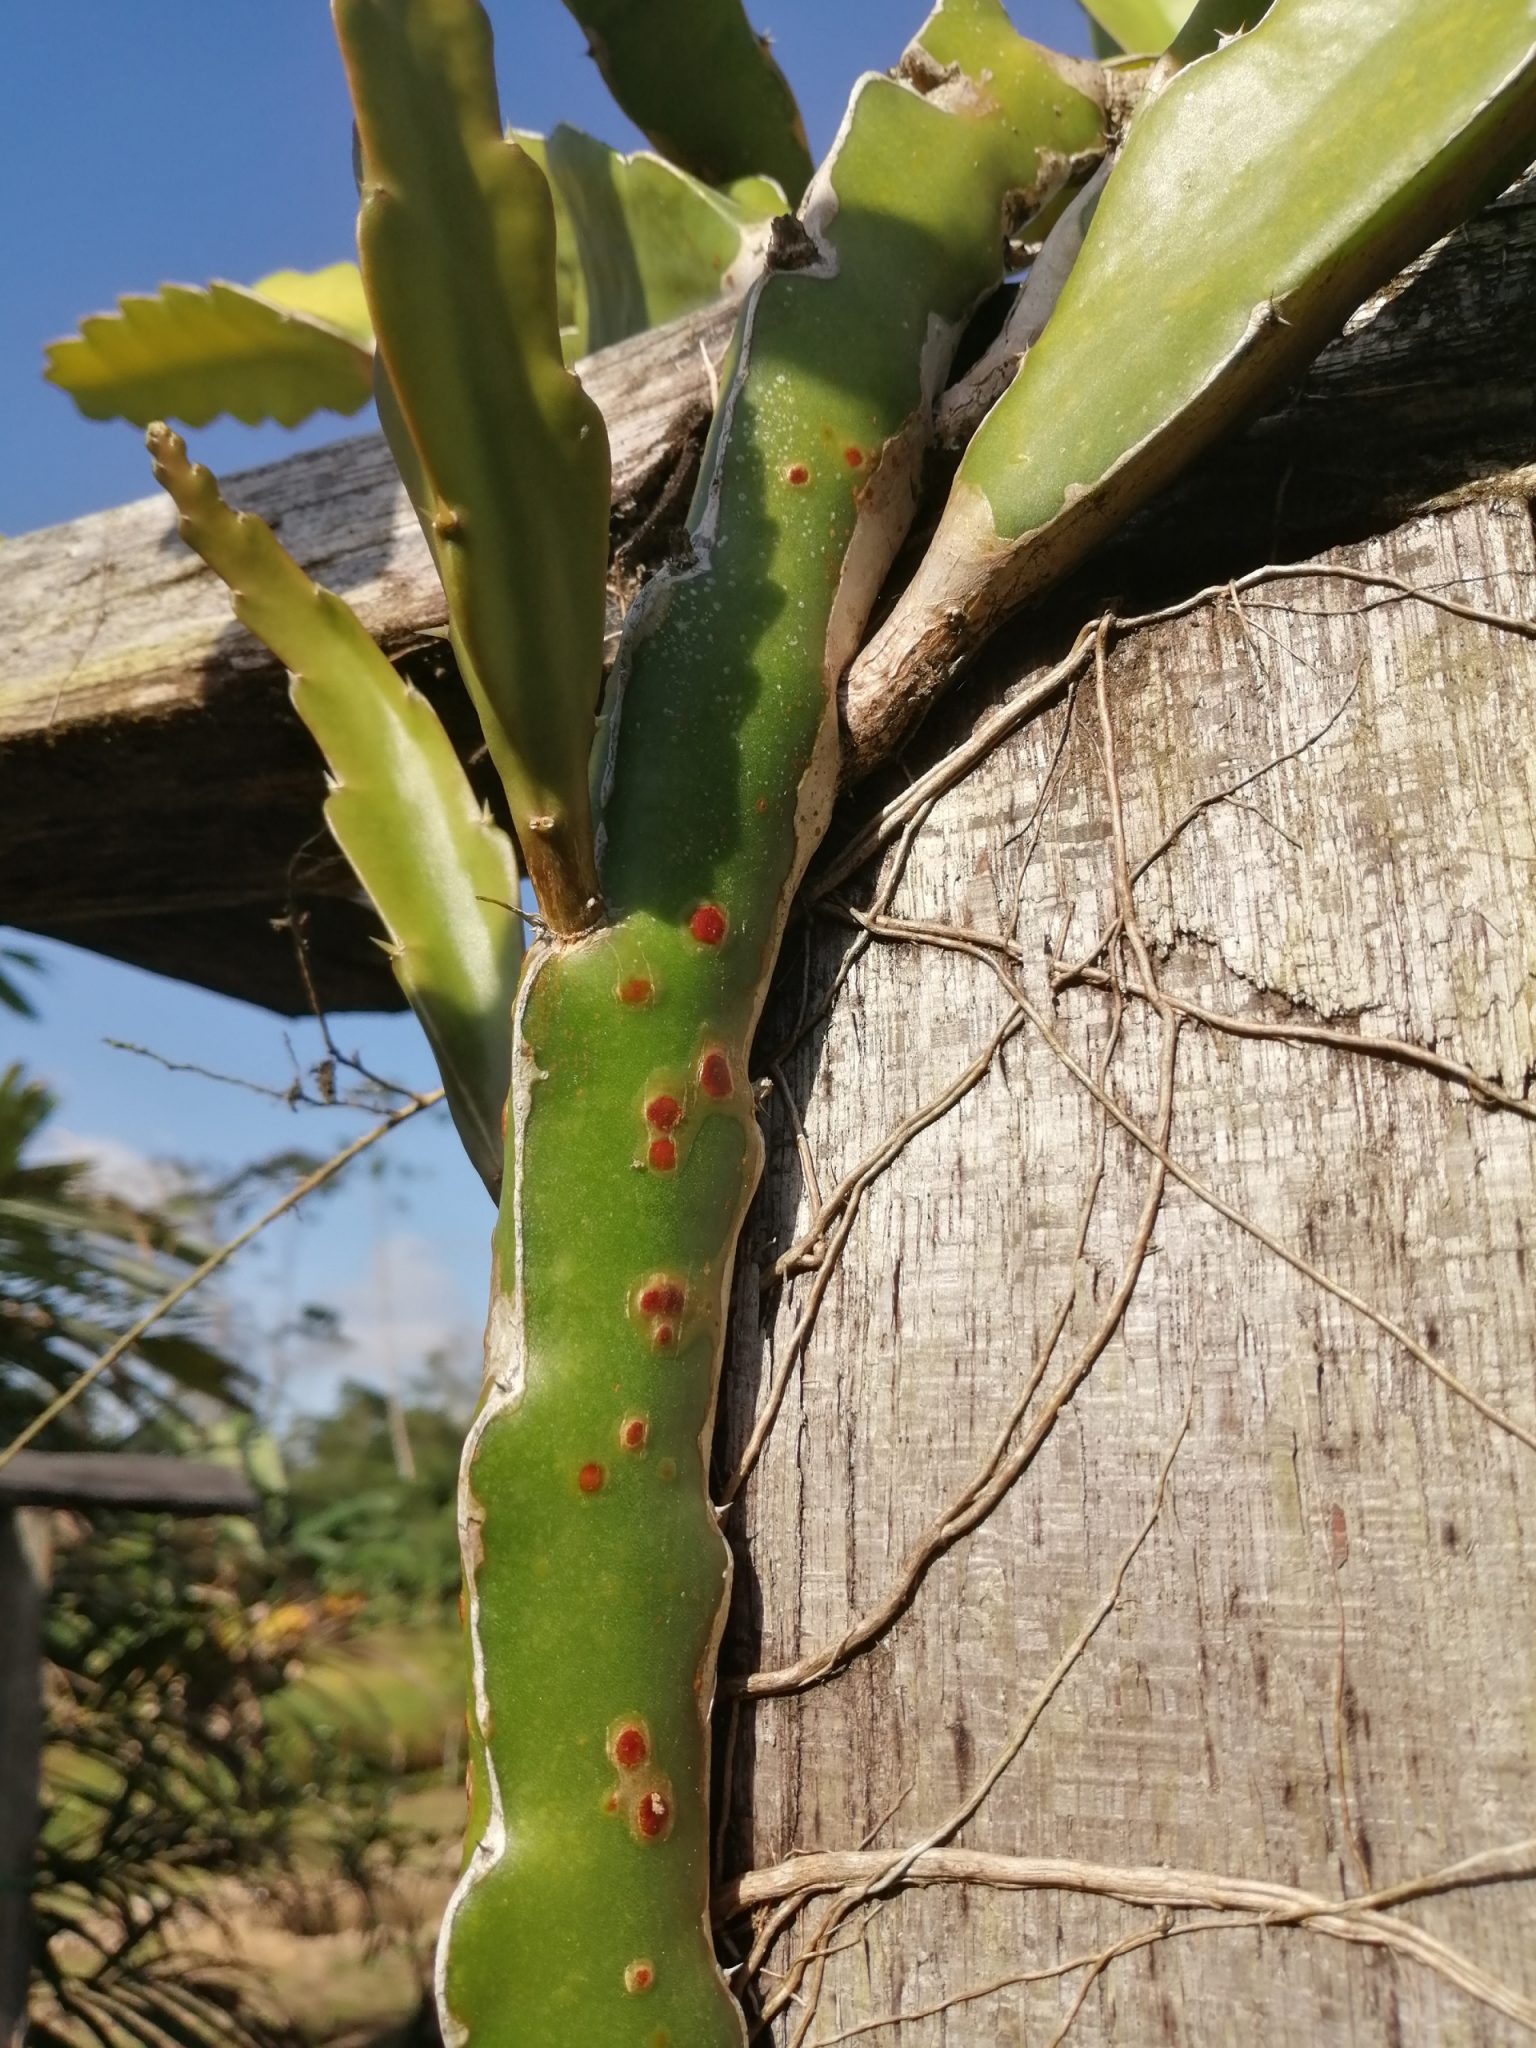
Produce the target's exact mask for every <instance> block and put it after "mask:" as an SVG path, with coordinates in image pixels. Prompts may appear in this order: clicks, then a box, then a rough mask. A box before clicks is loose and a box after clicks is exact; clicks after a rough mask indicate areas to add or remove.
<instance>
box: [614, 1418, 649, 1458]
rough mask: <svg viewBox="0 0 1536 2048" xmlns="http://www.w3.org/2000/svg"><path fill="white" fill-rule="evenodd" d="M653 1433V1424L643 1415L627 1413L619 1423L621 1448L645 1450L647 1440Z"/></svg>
mask: <svg viewBox="0 0 1536 2048" xmlns="http://www.w3.org/2000/svg"><path fill="white" fill-rule="evenodd" d="M650 1433H651V1425H650V1424H649V1423H648V1422H647V1421H646V1419H645V1417H644V1416H643V1415H626V1416H625V1418H624V1420H623V1421H622V1422H621V1423H620V1424H619V1448H620V1449H621V1450H625V1451H643V1450H644V1449H645V1440H646V1438H647V1437H648V1436H649V1435H650Z"/></svg>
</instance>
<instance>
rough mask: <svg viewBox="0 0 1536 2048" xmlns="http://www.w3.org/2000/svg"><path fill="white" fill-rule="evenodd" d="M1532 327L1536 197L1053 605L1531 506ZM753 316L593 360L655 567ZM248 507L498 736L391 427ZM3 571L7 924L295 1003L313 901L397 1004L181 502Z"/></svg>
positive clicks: (296, 743) (267, 688)
mask: <svg viewBox="0 0 1536 2048" xmlns="http://www.w3.org/2000/svg"><path fill="white" fill-rule="evenodd" d="M1533 314H1536V190H1533V189H1532V186H1531V185H1530V184H1529V183H1526V184H1523V185H1522V186H1520V187H1517V188H1516V189H1515V190H1514V191H1513V192H1512V193H1510V194H1509V195H1506V197H1505V198H1504V199H1503V200H1502V201H1501V202H1499V204H1498V205H1496V206H1494V207H1492V208H1490V209H1488V210H1487V211H1486V212H1485V213H1483V214H1481V215H1480V216H1479V217H1478V218H1477V219H1476V220H1475V221H1473V222H1472V223H1471V224H1470V225H1469V226H1468V227H1467V228H1466V229H1464V230H1462V231H1460V232H1459V233H1458V234H1456V235H1454V236H1452V237H1451V238H1450V240H1449V241H1448V242H1447V243H1446V244H1444V245H1443V246H1442V247H1441V248H1440V249H1439V250H1437V251H1436V252H1434V253H1432V255H1431V256H1430V257H1428V258H1427V259H1425V260H1424V261H1423V262H1422V263H1420V264H1418V265H1416V266H1414V267H1413V269H1412V270H1410V271H1409V272H1407V273H1405V275H1404V277H1403V278H1402V279H1400V280H1398V281H1397V283H1396V284H1394V286H1393V287H1392V288H1391V289H1390V290H1389V291H1388V292H1386V293H1384V294H1383V295H1382V296H1381V299H1380V300H1379V301H1375V302H1373V303H1372V305H1371V306H1370V307H1369V308H1367V309H1366V310H1365V311H1364V312H1363V313H1362V314H1361V315H1358V316H1357V317H1356V319H1355V320H1354V321H1353V322H1352V323H1351V331H1350V332H1349V333H1348V334H1347V335H1346V336H1344V337H1343V338H1342V339H1341V340H1340V341H1338V342H1337V343H1335V344H1334V345H1333V347H1332V348H1330V349H1329V350H1327V351H1326V352H1325V353H1324V355H1323V356H1322V358H1321V359H1320V360H1319V362H1318V363H1317V365H1316V366H1315V368H1314V369H1313V371H1312V373H1311V374H1310V376H1309V377H1308V378H1307V379H1306V380H1305V382H1304V383H1302V384H1301V385H1300V386H1298V387H1297V388H1296V389H1295V390H1294V391H1292V392H1291V393H1289V394H1288V395H1287V396H1286V398H1285V399H1284V401H1283V402H1282V403H1281V404H1279V405H1278V406H1277V407H1276V408H1275V409H1274V410H1272V411H1271V412H1270V413H1268V414H1266V415H1265V417H1264V418H1263V419H1261V420H1260V421H1258V422H1257V423H1256V424H1255V425H1254V426H1253V427H1252V428H1251V429H1250V431H1249V432H1248V433H1247V434H1246V435H1242V436H1239V437H1237V438H1235V439H1234V440H1232V441H1231V442H1230V443H1229V444H1228V445H1227V446H1226V447H1224V448H1223V449H1222V450H1220V451H1219V452H1218V453H1217V454H1216V455H1214V456H1212V457H1211V458H1209V459H1208V460H1207V461H1206V462H1204V463H1203V464H1202V465H1200V466H1199V468H1198V469H1197V470H1196V471H1195V472H1194V473H1193V474H1192V475H1191V476H1190V477H1189V478H1188V479H1186V480H1185V482H1184V483H1183V484H1181V485H1180V486H1179V487H1178V488H1177V489H1176V490H1175V491H1172V492H1170V493H1168V494H1166V495H1165V496H1164V498H1162V499H1161V500H1159V501H1158V503H1157V504H1156V505H1155V506H1154V507H1152V508H1151V509H1150V510H1149V511H1148V512H1147V513H1145V514H1143V515H1142V516H1141V517H1140V518H1139V519H1138V520H1137V521H1136V522H1134V523H1133V525H1132V527H1131V528H1130V530H1129V531H1128V533H1127V534H1126V536H1125V537H1124V538H1123V540H1122V541H1121V542H1120V543H1119V544H1118V545H1117V546H1116V547H1115V548H1113V549H1111V550H1109V551H1108V552H1107V553H1106V555H1105V556H1104V557H1103V558H1102V559H1101V560H1100V562H1099V563H1097V564H1096V565H1095V566H1094V567H1093V569H1092V570H1091V571H1090V572H1089V575H1088V576H1087V577H1085V578H1082V579H1079V581H1078V583H1077V584H1076V585H1075V586H1074V589H1073V590H1072V591H1071V592H1069V593H1067V594H1065V595H1064V597H1063V598H1062V599H1061V600H1060V602H1059V603H1058V604H1057V605H1056V606H1055V607H1054V609H1053V616H1054V617H1055V618H1056V620H1057V621H1058V623H1059V622H1060V621H1062V620H1069V621H1071V622H1072V623H1076V621H1077V620H1079V619H1081V618H1082V617H1084V616H1087V615H1088V614H1089V613H1090V612H1091V611H1092V610H1093V609H1096V608H1097V604H1098V602H1099V601H1101V600H1102V597H1103V596H1104V594H1105V593H1106V592H1117V593H1120V594H1122V595H1124V594H1126V593H1129V592H1136V593H1143V592H1150V593H1154V594H1160V595H1163V596H1168V595H1178V594H1182V593H1183V592H1186V591H1188V590H1190V589H1192V588H1194V587H1196V585H1197V584H1198V583H1199V582H1201V581H1203V580H1205V579H1206V577H1207V576H1208V575H1210V574H1213V573H1214V574H1220V575H1226V574H1228V573H1232V572H1238V571H1241V570H1243V569H1245V568H1248V567H1250V566H1252V565H1253V564H1254V563H1256V562H1259V561H1263V560H1265V559H1266V558H1273V557H1276V556H1287V557H1289V556H1295V555H1301V554H1307V553H1310V552H1313V551H1315V550H1316V549H1318V548H1321V547H1324V546H1328V545H1332V544H1336V543H1337V542H1339V541H1341V540H1346V539H1357V538H1359V537H1361V536H1363V535H1365V534H1368V533H1370V532H1375V531H1380V530H1382V529H1383V528H1385V527H1387V526H1389V525H1391V524H1393V523H1395V522H1396V521H1398V520H1400V519H1402V518H1404V517H1406V516H1407V515H1408V514H1409V513H1410V512H1411V511H1413V510H1414V509H1416V508H1418V507H1421V506H1423V505H1424V504H1426V503H1428V502H1431V501H1435V500H1438V499H1440V498H1442V497H1444V496H1445V495H1446V494H1453V495H1454V494H1457V493H1471V494H1473V495H1476V494H1477V493H1478V492H1485V493H1486V492H1489V491H1492V492H1494V493H1495V494H1496V493H1497V492H1498V491H1500V490H1501V489H1502V490H1504V491H1505V492H1506V493H1507V492H1509V491H1510V489H1511V488H1513V485H1512V484H1511V481H1510V480H1511V479H1512V478H1513V479H1515V480H1516V482H1517V483H1519V482H1522V481H1523V479H1524V475H1525V472H1526V470H1527V469H1528V468H1529V466H1530V465H1531V464H1532V462H1533V461H1536V386H1533V383H1532V380H1531V378H1530V374H1529V366H1528V362H1527V355H1528V347H1527V336H1528V334H1529V332H1530V325H1531V320H1532V316H1533ZM730 318H731V315H730V311H729V309H728V308H714V309H711V310H710V311H709V312H707V313H705V314H703V315H698V316H693V317H692V318H691V319H689V320H687V321H684V322H680V323H678V324H677V325H676V326H674V327H671V328H666V329H662V330H659V331H657V332H656V333H654V334H651V335H646V336H641V337H638V338H637V339H636V340H635V341H632V342H626V343H624V344H622V345H621V346H620V347H619V348H617V349H613V350H609V351H606V352H605V353H604V355H603V356H601V357H599V358H594V359H593V362H592V364H591V365H590V366H589V369H588V373H587V374H588V377H589V382H590V384H591V388H592V389H593V391H594V392H595V394H596V395H597V397H598V399H599V402H600V403H601V404H602V406H603V409H604V412H605V414H606V416H607V418H608V420H609V425H610V432H611V433H612V435H613V439H614V446H615V457H616V461H615V473H616V479H617V486H616V502H615V532H616V535H617V536H618V538H619V539H620V541H621V542H627V543H628V544H629V546H630V548H631V550H633V549H634V546H635V543H636V541H637V539H638V540H639V541H640V544H641V550H642V552H649V553H651V554H653V555H654V554H655V553H656V552H658V551H661V550H664V548H665V546H666V544H667V542H668V540H669V538H670V537H671V535H672V533H673V532H674V531H675V525H674V524H673V523H672V522H674V521H675V520H676V519H677V518H679V517H680V515H681V510H682V508H683V506H684V505H685V503H686V495H687V481H688V475H689V464H690V462H691V460H692V459H693V457H694V456H695V455H696V453H697V446H698V441H699V438H700V436H701V433H702V429H703V425H704V419H705V411H706V408H707V404H708V377H707V374H706V370H705V365H704V361H703V358H702V356H701V354H700V343H701V341H702V342H703V344H704V345H705V348H706V350H707V352H708V353H709V355H710V357H711V360H717V359H718V357H719V354H720V351H721V349H722V347H723V345H724V341H725V337H726V333H727V329H728V327H729V324H730ZM193 452H194V454H195V452H196V450H195V446H194V450H193ZM231 496H232V498H233V500H234V501H235V502H236V503H241V504H247V505H250V506H251V507H252V508H253V509H255V510H258V511H260V512H262V513H264V514H265V515H266V516H267V517H268V518H270V519H272V520H273V521H274V523H275V524H276V525H277V527H278V529H279V531H280V533H281V535H282V538H283V540H284V541H285V543H286V544H287V545H288V546H289V547H290V548H291V549H292V550H293V551H294V552H295V553H296V554H297V555H298V557H299V559H300V560H301V561H302V562H303V563H304V564H305V566H306V567H307V568H309V569H310V570H311V571H312V572H313V573H314V574H315V575H316V576H318V577H319V578H321V579H322V580H324V581H328V582H330V583H331V584H332V585H333V586H334V587H336V588H337V589H339V590H341V591H342V592H343V593H344V594H345V595H346V596H347V597H348V598H349V599H350V600H351V601H352V602H353V603H355V604H356V605H357V606H358V608H359V609H360V610H361V612H362V614H363V617H364V618H365V620H366V621H367V623H368V625H369V626H370V628H371V629H372V630H373V631H375V632H376V633H377V634H378V635H379V637H380V638H381V640H382V641H383V643H384V644H385V645H386V646H387V647H388V648H389V649H390V651H391V652H392V653H395V654H397V655H398V656H400V657H401V659H402V660H403V661H404V662H405V663H406V664H407V666H408V667H409V669H410V672H411V673H412V675H413V679H415V680H418V681H419V682H420V683H421V684H422V686H423V688H425V689H426V690H427V692H428V694H429V695H431V696H432V697H433V698H434V700H435V701H436V702H437V703H438V705H439V707H440V708H441V709H442V710H443V711H444V714H445V717H446V720H447V722H448V724H449V727H450V730H451V731H452V732H453V734H454V737H455V739H456V741H457V742H458V743H459V745H460V747H461V749H462V750H463V751H465V752H466V753H469V752H472V751H473V748H474V738H475V736H474V734H473V731H472V725H471V720H470V717H469V715H468V713H467V710H466V708H465V706H464V705H463V703H462V697H461V693H460V692H459V691H458V689H457V686H456V683H455V682H454V679H453V678H452V677H451V676H449V675H448V674H447V672H446V666H445V663H444V660H443V657H442V654H441V649H440V643H435V642H433V641H432V639H431V634H432V633H433V631H434V630H435V629H436V628H438V627H440V626H441V624H442V621H443V606H442V601H441V596H440V593H439V591H438V589H437V587H436V583H435V581H434V579H433V577H432V575H431V572H430V570H429V567H428V562H427V556H426V550H425V548H424V546H423V544H422V543H421V540H420V537H419V535H418V533H417V531H416V527H415V524H414V521H413V519H412V518H411V516H410V513H409V511H408V509H407V508H406V505H405V502H404V499H403V496H402V495H401V493H400V491H399V489H398V486H397V485H396V483H395V481H394V479H393V476H392V473H391V471H390V470H389V467H388V464H387V462H386V460H385V458H384V455H383V452H382V447H381V444H380V443H379V442H378V440H377V438H376V437H363V438H361V439H357V440H352V441H346V442H342V443H339V444H337V445H336V446H335V447H332V448H329V449H322V450H320V451H318V452H315V453H311V454H305V455H297V456H294V457H291V458H290V459H289V460H287V461H285V462H281V463H278V464H276V465H273V466H271V467H269V468H267V469H264V470H257V471H253V472H250V473H249V474H248V475H247V476H245V477H238V478H234V479H232V480H231ZM631 559H633V556H631ZM4 569H5V573H4V577H3V579H0V912H3V914H4V916H5V917H6V918H7V919H8V920H9V921H11V922H13V923H16V924H20V925H22V926H25V927H28V928H30V929H33V930H37V931H42V932H49V933H53V934H55V935H56V936H59V937H63V938H69V939H72V940H74V941H75V942H76V943H79V944H82V945H89V946H92V947H95V948H96V949H98V950H100V951H103V952H108V953H113V954H116V955H118V956H119V957H122V958H126V959H130V960H134V961H136V962H137V963H138V964H140V965H142V966H147V967H152V968H157V969H159V970H160V971H163V972H166V973H172V974H176V975H178V976H180V977H182V978H184V979H187V980H191V981H195V982H200V983H202V984H204V985H206V986H209V987H214V988H221V989H224V990H227V991H229V992H232V993H237V994H240V995H243V996H246V997H248V998H249V999H251V1000H254V1001H258V1002H263V1003H266V1004H268V1005H270V1006H271V1007H273V1008H276V1009H280V1010H289V1011H294V1010H302V1009H303V1008H305V1007H306V1003H305V998H304V993H303V990H302V987H301V985H300V982H299V978H298V976H297V974H296V972H295V969H294V964H293V958H292V944H291V941H290V939H289V937H288V936H287V934H286V933H284V932H280V931H276V932H275V931H274V930H273V929H272V920H273V919H274V918H276V917H281V916H282V915H283V914H284V913H285V912H286V911H287V910H288V909H289V908H290V907H296V908H298V909H300V910H302V911H303V912H304V913H305V914H306V916H307V918H308V935H309V942H310V951H311V957H312V959H313V962H314V965H315V969H316V974H317V979H318V981H319V984H320V989H321V994H322V997H323V999H324V1000H325V1001H326V1003H327V1004H328V1005H329V1006H331V1007H334V1008H337V1009H345V1008H369V1007H377V1008H393V1007H396V1006H397V1005H398V1000H399V998H398V992H397V991H396V989H395V987H394V984H393V982H392V980H391V978H390V976H389V974H388V970H387V968H386V967H385V966H384V964H383V963H382V961H381V959H380V957H379V955H378V953H377V949H376V948H375V947H374V945H373V943H372V937H371V935H372V932H373V930H374V925H373V922H372V919H371V916H370V914H369V913H368V911H367V910H366V909H365V908H364V907H363V906H362V905H361V904H360V902H359V901H358V898H357V894H356V890H355V888H354V886H353V884H352V881H351V878H350V876H349V874H348V872H347V870H346V868H345V865H344V863H342V862H341V860H340V859H339V858H338V857H337V856H336V854H335V852H334V850H333V849H332V847H331V845H330V842H329V839H328V838H327V837H326V835H325V833H324V831H323V827H322V825H321V819H320V803H321V798H322V795H323V779H322V775H321V771H320V767H319V763H318V761H317V760H316V758H315V756H314V753H313V750H312V748H311V746H310V744H309V741H308V739H307V736H306V735H305V734H304V733H303V731H302V730H301V728H300V727H299V726H298V723H297V721H296V720H295V719H294V717H293V715H292V713H291V711H290V709H289V706H288V703H287V695H286V688H285V685H284V681H283V678H282V677H281V676H280V675H279V674H278V673H277V671H276V670H275V669H274V668H273V666H272V664H271V661H270V658H269V657H268V656H267V655H266V653H265V651H264V650H262V649H260V648H259V647H258V646H257V645H256V644H255V643H254V642H253V641H251V640H250V639H249V638H248V637H247V636H246V635H245V634H244V633H242V632H241V631H240V630H239V629H238V628H237V627H236V626H235V625H234V624H233V623H232V622H231V620H230V618H229V615H228V610H227V606H226V603H225V599H224V595H223V592H222V591H221V590H220V589H218V588H217V587H216V586H215V584H214V582H213V579H212V578H211V577H210V576H208V574H207V573H206V571H204V570H203V568H202V566H201V565H200V564H199V563H197V562H195V561H194V560H193V559H192V558H191V557H189V556H188V555H187V554H186V553H185V551H183V550H182V549H180V548H179V547H178V546H177V544H176V543H175V542H174V540H173V538H172V535H171V524H170V516H169V508H168V507H167V506H165V505H164V503H163V502H162V501H161V500H159V499H158V498H151V499H146V500H145V501H143V502H141V503H138V504H134V505H128V506H123V507H121V508H119V509H117V510H115V511H112V512H107V513H101V514H97V515H94V516H93V517H91V518H88V519H82V520H78V521H76V522H74V523H73V524H72V525H69V526H64V527H58V528H54V529H52V530H51V531H49V532H47V533H42V534H34V535H27V536H23V537H21V538H20V539H16V540H11V541H8V542H7V543H6V546H5V550H4ZM1050 631H1051V626H1050V622H1049V620H1046V621H1044V622H1040V621H1033V622H1026V623H1025V624H1024V625H1023V626H1021V627H1019V628H1018V629H1016V630H1015V631H1014V632H1013V633H1012V634H1011V635H1010V636H1009V637H1008V640H1007V642H1006V643H1005V645H1004V648H1003V650H1002V652H1001V655H1000V658H1001V659H1003V660H1004V661H1009V660H1011V661H1012V662H1013V663H1014V664H1015V666H1017V665H1019V664H1020V663H1021V662H1022V661H1024V660H1027V659H1028V656H1029V650H1030V649H1031V648H1032V647H1033V646H1035V645H1037V644H1040V642H1041V640H1042V636H1043V637H1045V638H1048V637H1049V633H1050ZM869 717H870V721H871V722H870V724H869V725H867V726H866V727H865V728H864V729H863V730H862V731H861V733H860V735H859V738H860V744H861V746H862V747H863V749H864V750H865V751H866V752H873V753H878V750H879V730H878V725H879V707H878V706H875V707H873V708H872V709H871V711H870V714H869ZM484 793H485V794H487V795H489V794H490V791H489V789H488V787H487V788H485V790H484ZM83 816H89V817H90V818H91V829H90V830H89V831H82V830H80V829H79V826H80V820H81V818H82V817H83Z"/></svg>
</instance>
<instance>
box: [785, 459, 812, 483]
mask: <svg viewBox="0 0 1536 2048" xmlns="http://www.w3.org/2000/svg"><path fill="white" fill-rule="evenodd" d="M810 480H811V472H810V471H809V470H808V469H807V468H806V466H805V464H804V463H803V462H792V463H791V464H790V465H789V467H788V469H786V470H785V472H784V481H785V483H787V484H794V485H796V486H797V487H798V486H799V485H800V484H808V483H809V482H810Z"/></svg>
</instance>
